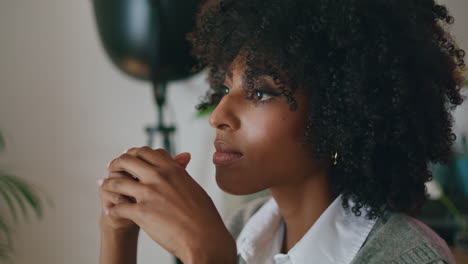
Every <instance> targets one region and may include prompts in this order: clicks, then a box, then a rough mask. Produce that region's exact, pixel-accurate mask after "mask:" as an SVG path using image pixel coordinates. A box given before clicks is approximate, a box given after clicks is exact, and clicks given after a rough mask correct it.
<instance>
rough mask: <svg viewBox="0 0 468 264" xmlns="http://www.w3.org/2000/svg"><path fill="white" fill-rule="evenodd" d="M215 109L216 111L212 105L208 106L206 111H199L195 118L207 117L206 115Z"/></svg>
mask: <svg viewBox="0 0 468 264" xmlns="http://www.w3.org/2000/svg"><path fill="white" fill-rule="evenodd" d="M214 109H215V107H214V106H212V105H210V106H207V107H206V108H205V109H202V110H199V111H198V112H197V113H196V114H195V117H197V118H199V117H202V116H206V115H208V114H209V113H211V112H212V111H213V110H214Z"/></svg>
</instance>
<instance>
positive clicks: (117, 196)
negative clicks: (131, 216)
mask: <svg viewBox="0 0 468 264" xmlns="http://www.w3.org/2000/svg"><path fill="white" fill-rule="evenodd" d="M113 198H114V199H113V201H114V202H115V203H116V204H118V203H121V202H123V197H122V195H120V194H115V195H114V197H113Z"/></svg>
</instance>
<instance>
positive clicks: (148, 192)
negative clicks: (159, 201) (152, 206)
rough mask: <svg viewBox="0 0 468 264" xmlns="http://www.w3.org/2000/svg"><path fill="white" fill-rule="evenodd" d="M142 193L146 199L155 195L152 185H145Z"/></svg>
mask: <svg viewBox="0 0 468 264" xmlns="http://www.w3.org/2000/svg"><path fill="white" fill-rule="evenodd" d="M141 195H142V196H143V199H144V200H150V199H151V198H152V197H153V195H154V191H153V189H152V188H151V187H150V186H147V185H145V186H144V187H143V189H142V190H141Z"/></svg>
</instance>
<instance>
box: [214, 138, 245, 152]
mask: <svg viewBox="0 0 468 264" xmlns="http://www.w3.org/2000/svg"><path fill="white" fill-rule="evenodd" d="M214 146H215V148H216V152H221V153H234V154H241V155H242V152H240V151H239V150H237V149H235V148H233V147H231V146H230V145H228V144H227V143H226V142H224V141H219V140H218V141H215V142H214Z"/></svg>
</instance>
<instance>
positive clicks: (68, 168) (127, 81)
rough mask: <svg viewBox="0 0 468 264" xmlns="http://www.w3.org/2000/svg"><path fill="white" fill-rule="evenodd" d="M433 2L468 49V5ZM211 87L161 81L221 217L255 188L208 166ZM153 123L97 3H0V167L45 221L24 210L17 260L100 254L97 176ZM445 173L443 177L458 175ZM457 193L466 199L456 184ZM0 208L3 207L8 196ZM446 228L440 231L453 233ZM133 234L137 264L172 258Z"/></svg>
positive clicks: (143, 92) (193, 170) (52, 262)
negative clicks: (237, 191) (233, 191)
mask: <svg viewBox="0 0 468 264" xmlns="http://www.w3.org/2000/svg"><path fill="white" fill-rule="evenodd" d="M439 3H443V4H446V6H447V7H448V8H449V11H450V12H451V13H452V15H453V16H454V18H455V24H454V25H453V26H452V28H451V31H452V33H453V35H454V36H455V38H456V40H457V41H458V43H459V45H460V46H461V47H462V48H463V49H464V50H465V51H468V30H467V26H468V13H467V10H468V2H467V1H466V0H445V1H439ZM207 89H208V83H207V82H206V72H205V71H202V72H199V73H197V74H194V75H192V76H190V77H189V78H186V79H184V80H177V81H173V82H169V83H167V100H166V108H165V109H166V110H165V116H164V117H165V120H166V121H167V123H168V124H172V125H175V126H176V127H177V130H176V132H175V133H174V134H173V136H172V143H173V148H174V150H175V152H176V153H180V152H190V153H191V154H192V160H191V162H190V163H189V165H188V167H187V170H188V172H189V173H190V174H191V175H192V176H193V177H194V178H195V180H196V181H197V182H198V183H199V184H200V185H201V186H202V187H203V188H205V190H206V191H207V192H208V194H209V195H210V196H211V198H212V199H213V201H214V203H215V205H216V207H217V208H218V210H219V211H220V213H221V215H222V216H223V218H224V217H226V216H227V215H228V214H229V212H230V211H231V210H232V209H233V208H234V207H237V206H238V205H240V204H241V203H243V202H245V201H246V200H248V199H251V198H252V197H254V196H248V197H238V196H232V195H228V194H225V193H223V192H222V191H221V190H220V189H219V188H218V187H217V185H216V182H215V179H214V169H215V167H214V165H213V164H212V162H211V157H212V154H213V152H214V147H213V139H214V136H215V130H214V129H213V128H211V127H210V126H209V124H208V116H202V117H196V112H197V111H196V109H195V105H196V104H197V103H198V102H199V97H200V96H202V95H204V93H205V91H206V90H207ZM465 94H467V93H466V90H465ZM467 104H468V103H467V102H465V103H464V105H462V106H460V107H459V108H457V110H456V111H455V112H454V116H455V132H456V134H457V142H456V145H455V146H454V153H457V154H456V155H457V156H454V157H456V158H460V157H461V158H463V157H466V155H467V153H465V152H464V149H463V147H462V145H463V144H462V135H463V134H468V106H467ZM156 120H157V112H156V108H155V101H154V93H153V90H152V85H151V83H150V82H146V81H143V80H138V79H135V78H130V77H129V76H127V75H125V74H123V72H122V71H120V70H119V69H118V68H117V67H115V65H113V63H112V62H111V60H110V59H109V57H108V56H107V55H106V52H105V49H104V47H103V45H102V42H101V40H100V36H99V32H98V29H97V26H96V19H95V16H94V11H93V4H92V1H71V0H60V1H59V0H41V1H32V0H14V1H8V0H0V133H1V134H2V136H3V140H4V146H5V148H4V150H3V151H2V152H1V153H0V169H1V171H5V172H8V174H11V175H14V176H16V177H18V178H21V179H24V180H25V181H27V182H28V183H30V184H31V185H32V186H34V188H35V189H36V190H37V192H38V193H39V194H40V197H41V198H42V199H44V201H45V202H44V207H43V212H42V213H43V217H42V218H41V219H38V218H37V217H34V214H30V217H29V220H26V219H23V218H18V220H17V221H16V225H15V231H14V234H13V238H14V245H15V253H14V263H21V264H28V263H48V264H62V263H68V264H75V263H76V264H82V263H97V262H98V255H99V243H100V240H99V227H98V219H99V215H100V212H101V211H100V210H101V209H100V203H99V197H98V187H97V185H96V181H97V180H98V179H100V178H104V177H106V176H107V172H106V169H107V164H108V162H109V161H111V160H112V159H114V158H116V157H118V156H119V155H120V154H121V153H122V152H123V151H125V150H126V149H128V148H130V147H141V146H144V145H146V144H147V141H148V134H147V133H146V132H145V127H147V126H152V125H154V123H155V121H156ZM153 147H154V148H160V147H163V142H162V139H161V138H158V137H155V138H154V146H153ZM463 153H464V154H463ZM463 155H465V156H463ZM454 159H455V158H454ZM465 162H467V161H466V159H465ZM464 164H467V163H464ZM440 169H441V170H445V175H448V174H450V173H458V174H460V173H463V170H459V171H457V172H450V168H449V167H447V168H440ZM447 170H448V171H449V172H447ZM465 172H466V171H465ZM441 175H442V174H441ZM465 176H466V175H465ZM443 177H445V176H441V177H440V179H441V182H443V184H441V186H442V188H446V189H445V191H446V192H447V196H449V194H450V192H456V191H453V190H450V189H447V188H450V186H452V185H450V182H444V180H443V179H444V178H443ZM466 184H467V185H468V183H466ZM459 193H461V196H463V190H461V191H460V192H459ZM458 197H460V196H458ZM457 199H458V200H457ZM452 200H453V201H452V203H454V204H455V206H458V207H457V208H458V209H459V213H460V214H465V215H468V212H467V211H464V209H463V206H461V205H458V204H457V203H463V201H466V200H463V198H456V197H455V198H454V199H452ZM457 201H459V202H457ZM0 205H1V207H0V208H5V207H6V205H5V202H4V201H3V200H2V202H1V203H0ZM427 208H429V209H427V210H428V211H427V212H435V211H437V210H439V211H437V212H440V213H439V214H438V215H430V214H424V215H422V216H421V219H423V220H424V221H427V222H429V223H430V224H432V225H433V226H434V227H435V228H436V229H437V228H440V230H442V231H440V232H441V233H442V232H444V231H443V229H444V226H445V227H446V224H444V223H445V222H444V221H442V220H441V219H448V218H447V217H451V215H450V214H449V213H450V211H448V210H445V208H446V207H444V203H440V202H437V201H434V202H432V204H429V205H428V207H427ZM433 208H435V209H433ZM460 208H461V209H460ZM467 210H468V209H467ZM2 212H3V211H2ZM5 212H8V210H5ZM447 212H448V213H447ZM431 221H432V222H431ZM449 224H450V223H449ZM447 232H448V231H447ZM450 235H451V233H447V234H445V235H444V236H445V237H444V238H447V239H452V238H451V237H450ZM139 239H140V240H139V248H138V263H162V264H169V263H175V261H174V258H173V257H172V256H171V255H169V254H168V253H167V252H166V251H165V250H163V249H162V248H160V247H159V246H158V245H157V244H156V243H154V242H153V241H152V240H151V239H150V238H149V237H148V236H147V235H146V234H145V233H144V232H141V233H140V238H139Z"/></svg>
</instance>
